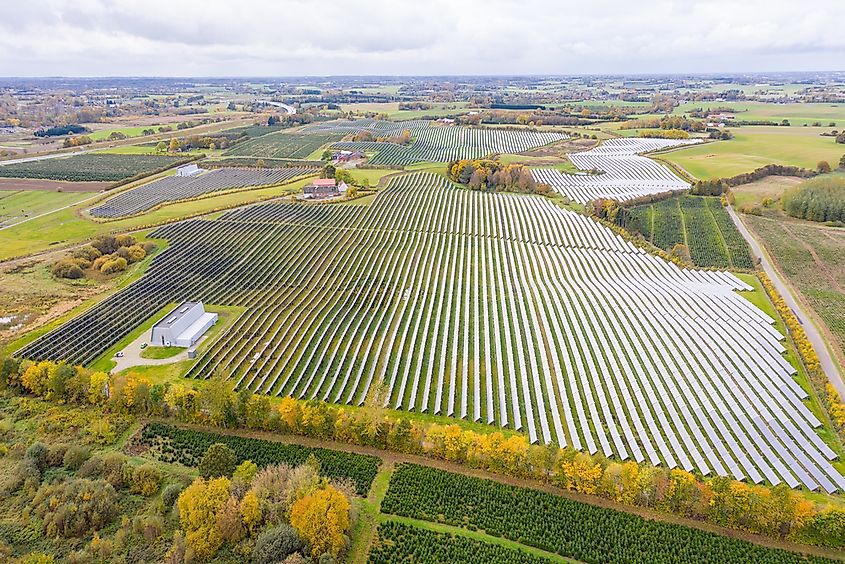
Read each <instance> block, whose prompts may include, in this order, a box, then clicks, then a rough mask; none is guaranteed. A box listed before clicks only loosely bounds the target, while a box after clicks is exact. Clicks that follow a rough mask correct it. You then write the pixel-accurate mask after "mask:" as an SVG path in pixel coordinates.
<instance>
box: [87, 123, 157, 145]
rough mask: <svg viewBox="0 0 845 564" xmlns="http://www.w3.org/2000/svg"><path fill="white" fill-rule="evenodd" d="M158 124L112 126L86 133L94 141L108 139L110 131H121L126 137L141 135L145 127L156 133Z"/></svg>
mask: <svg viewBox="0 0 845 564" xmlns="http://www.w3.org/2000/svg"><path fill="white" fill-rule="evenodd" d="M158 128H159V126H158V125H139V126H129V127H113V128H109V129H100V130H98V131H93V132H91V133H89V134H87V135H88V137H90V138H91V139H93V140H94V141H102V140H104V139H108V138H109V135H111V134H112V133H122V134H124V135H126V136H127V137H141V136H142V135H143V134H144V130H145V129H152V130H153V131H155V132H156V133H158Z"/></svg>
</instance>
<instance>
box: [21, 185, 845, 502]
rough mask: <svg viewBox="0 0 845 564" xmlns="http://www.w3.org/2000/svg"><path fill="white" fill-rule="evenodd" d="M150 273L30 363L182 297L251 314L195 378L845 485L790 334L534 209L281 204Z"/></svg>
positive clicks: (194, 239) (174, 240)
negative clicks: (377, 403)
mask: <svg viewBox="0 0 845 564" xmlns="http://www.w3.org/2000/svg"><path fill="white" fill-rule="evenodd" d="M151 236H153V237H156V238H164V239H168V240H169V245H168V248H167V249H166V250H165V251H163V252H162V253H160V254H158V255H156V257H155V258H154V260H153V262H152V264H151V265H150V267H149V269H148V270H147V272H146V274H145V275H144V277H142V278H141V279H140V280H138V281H136V282H134V283H133V284H131V285H129V286H127V287H126V288H124V289H123V290H121V291H120V292H118V293H116V294H114V295H113V296H111V297H109V298H108V299H106V300H105V301H103V302H101V303H100V304H99V305H97V306H96V307H94V308H92V309H90V310H88V311H87V312H85V313H84V314H82V315H81V316H79V317H77V318H75V319H73V320H71V321H70V322H68V323H66V324H65V325H63V326H61V327H59V328H57V329H56V330H54V331H52V332H50V333H47V334H46V335H44V336H42V337H41V338H39V339H37V340H35V341H33V342H32V343H30V344H29V345H27V346H26V347H25V348H24V349H22V350H21V351H19V354H20V355H21V356H23V357H27V358H32V359H44V358H49V359H64V360H67V361H68V362H73V363H91V362H93V361H94V360H95V359H96V358H97V357H98V356H100V355H101V354H103V352H104V351H106V350H107V349H108V348H109V347H110V346H112V345H113V344H114V343H115V342H117V341H118V340H120V339H121V338H123V337H124V336H125V335H126V334H128V333H129V332H131V331H132V330H133V329H134V328H135V327H137V326H138V325H140V324H142V323H144V322H145V321H147V320H148V319H150V318H151V316H153V315H154V314H155V313H156V312H157V311H159V310H160V309H161V308H162V307H164V306H165V305H166V304H168V303H172V302H180V301H183V300H189V299H193V300H202V301H203V302H205V303H208V304H218V305H233V306H241V307H244V308H245V310H244V313H243V314H242V315H241V316H240V318H239V319H237V320H236V321H235V322H234V323H233V324H232V326H231V327H230V328H229V329H228V330H227V331H226V332H225V333H223V334H222V335H221V337H220V338H219V339H218V340H217V341H216V342H215V343H214V344H213V345H212V346H210V347H208V348H207V349H206V350H205V352H204V353H203V354H202V356H201V357H200V358H199V359H198V360H197V361H196V363H195V364H194V365H193V366H192V368H191V369H190V371H189V374H188V375H189V376H190V377H194V378H207V377H209V376H210V375H212V374H213V373H214V372H215V371H216V370H217V369H218V368H220V369H223V370H225V371H226V372H227V373H228V376H229V377H230V378H231V379H232V381H233V382H234V383H235V384H236V386H237V387H238V388H240V387H244V386H246V387H248V388H249V389H250V390H253V391H254V392H257V393H266V394H274V395H285V394H287V395H293V396H296V397H300V398H317V399H323V400H327V401H332V402H338V403H347V404H354V405H361V404H363V403H364V402H365V401H366V400H367V398H368V396H370V395H372V394H379V397H381V390H384V392H385V394H384V396H385V400H384V401H385V405H387V406H389V407H393V408H397V409H405V410H414V411H420V412H429V413H434V414H442V415H447V416H452V417H460V418H463V419H470V420H474V421H480V422H485V423H489V424H494V425H499V426H502V427H509V428H514V429H517V430H522V431H524V432H525V433H527V435H528V437H529V438H530V440H531V441H532V442H543V443H556V444H559V445H561V446H563V445H568V446H571V447H573V448H575V449H578V450H586V451H589V452H590V453H595V452H599V451H601V452H602V453H603V454H604V455H606V456H613V457H616V458H618V459H621V460H627V459H633V460H636V461H638V462H642V461H646V460H648V461H649V462H650V463H652V464H663V465H666V466H668V467H670V468H674V467H682V468H684V469H686V470H690V471H692V470H697V471H699V472H701V473H702V474H704V475H709V474H718V475H726V476H733V477H735V478H737V479H746V478H747V479H749V480H750V481H753V482H755V483H759V482H764V481H766V482H768V483H772V484H778V483H781V482H785V483H786V484H788V485H789V486H791V487H798V486H800V485H802V484H803V485H805V486H807V487H808V488H810V489H823V490H825V491H835V490H839V489H843V488H845V479H844V478H843V477H842V476H841V475H840V474H839V473H838V472H837V471H836V470H835V469H834V468H833V466H832V465H831V463H830V461H831V460H834V459H835V458H836V455H835V453H834V452H833V451H832V450H831V449H830V448H829V447H828V446H827V445H826V444H824V442H822V440H821V439H820V438H819V436H818V435H817V434H816V432H815V431H814V430H813V429H814V428H816V427H819V426H820V425H821V423H820V422H819V421H818V420H817V419H816V417H815V416H814V415H813V414H812V413H811V412H810V410H809V409H808V408H807V407H806V406H805V404H804V403H803V402H802V399H804V398H806V397H807V394H806V393H805V392H804V391H803V390H802V389H801V387H800V386H799V385H798V384H797V383H796V382H795V380H794V379H793V377H792V375H793V374H794V372H795V370H794V368H793V367H792V366H791V365H790V364H789V363H788V362H787V361H786V360H785V359H784V357H783V356H782V353H783V352H784V351H785V348H784V346H783V345H782V344H781V343H780V342H779V341H780V340H781V339H782V338H783V337H782V335H781V334H780V333H778V332H777V331H776V330H775V329H774V328H773V327H772V323H773V320H772V319H771V318H769V317H768V316H766V315H765V314H764V313H763V312H762V311H760V310H758V309H756V308H755V307H754V306H753V305H752V304H751V303H750V302H748V301H747V300H745V299H744V298H742V297H741V296H739V295H737V294H736V293H735V292H734V290H742V289H748V288H749V287H748V286H747V285H746V284H745V283H743V282H741V281H740V280H739V279H737V278H736V277H734V276H732V275H731V274H728V273H724V272H716V271H712V272H703V271H691V270H684V269H680V268H678V267H676V266H675V265H673V264H670V263H666V262H664V261H662V260H661V259H659V258H657V257H654V256H651V255H648V254H647V253H645V252H643V251H642V250H641V249H638V248H637V247H635V246H634V245H632V244H630V243H628V242H626V241H625V240H624V239H622V238H621V237H619V236H617V235H616V234H614V233H613V232H612V231H611V230H609V229H607V228H605V227H603V226H601V225H600V224H598V223H596V222H593V221H591V220H590V219H588V218H586V217H585V216H583V215H580V214H577V213H575V212H570V211H567V210H563V209H561V208H559V207H557V206H555V205H554V204H552V203H550V202H549V201H548V200H547V199H544V198H541V197H533V196H518V195H509V194H491V193H480V192H470V191H466V190H462V189H458V188H455V187H454V186H452V185H450V184H449V183H448V182H447V181H445V180H444V179H443V178H442V177H440V176H437V175H434V174H429V173H412V174H406V175H403V176H400V177H396V178H393V179H392V180H391V182H390V183H389V185H388V186H387V188H385V189H384V190H382V191H381V192H380V193H379V195H378V196H377V197H376V198H375V200H374V201H373V203H372V204H370V205H369V206H348V205H309V204H305V203H268V204H262V205H256V206H252V207H249V208H244V209H240V210H236V211H232V212H229V213H226V214H224V215H223V216H222V217H220V218H218V219H215V220H199V219H198V220H191V221H186V222H182V223H178V224H173V225H170V226H166V227H163V228H160V229H157V230H156V231H155V232H154V233H153V234H152V235H151Z"/></svg>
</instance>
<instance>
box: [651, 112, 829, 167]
mask: <svg viewBox="0 0 845 564" xmlns="http://www.w3.org/2000/svg"><path fill="white" fill-rule="evenodd" d="M843 125H845V123H843ZM731 131H732V132H733V134H734V138H733V139H731V140H729V141H717V142H715V143H707V144H704V145H699V146H697V147H689V148H684V149H679V150H677V151H672V152H670V153H666V154H665V155H663V158H665V159H666V160H667V161H670V162H673V163H675V164H677V165H679V166H680V167H682V168H683V169H684V170H685V171H687V172H688V173H689V174H691V175H693V176H695V177H696V178H701V179H708V178H724V177H728V176H735V175H737V174H742V173H744V172H751V171H752V170H754V169H755V168H759V167H761V166H764V165H767V164H773V163H774V164H782V165H794V166H801V167H804V168H816V165H817V164H818V162H819V161H822V160H826V161H828V162H829V163H830V165H831V166H833V167H834V168H835V167H836V164H837V163H838V162H839V159H840V158H841V157H842V155H843V154H845V145H840V144H837V143H836V142H834V139H833V137H821V136H820V135H819V133H821V132H822V131H826V132H829V131H830V129H829V128H819V127H760V126H756V127H740V128H734V129H732V130H731Z"/></svg>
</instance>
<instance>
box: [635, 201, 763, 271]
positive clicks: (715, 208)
mask: <svg viewBox="0 0 845 564" xmlns="http://www.w3.org/2000/svg"><path fill="white" fill-rule="evenodd" d="M631 211H632V220H631V222H629V224H628V225H627V226H626V227H627V228H628V229H630V230H633V231H637V232H639V233H641V234H642V235H643V237H645V238H646V240H648V241H649V242H651V243H653V244H654V245H655V246H657V247H660V248H661V249H663V250H665V251H669V250H671V249H672V247H674V246H675V245H676V244H678V243H680V244H683V245H686V246H687V248H688V249H689V252H690V256H691V258H692V261H693V263H695V265H696V266H700V267H705V268H708V267H712V268H722V269H724V268H728V269H730V268H740V269H749V268H753V267H754V262H753V261H752V260H751V255H750V253H749V250H748V243H746V242H745V239H743V238H742V235H741V234H740V232H739V231H738V230H737V228H736V226H735V225H734V223H733V221H731V218H730V216H729V215H728V212H727V211H726V210H725V208H724V207H722V204H721V202H720V201H719V198H714V197H709V198H708V197H705V196H681V197H678V198H669V199H667V200H662V201H660V202H656V203H652V204H646V205H642V206H637V207H635V208H633V209H632V210H631Z"/></svg>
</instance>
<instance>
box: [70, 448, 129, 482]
mask: <svg viewBox="0 0 845 564" xmlns="http://www.w3.org/2000/svg"><path fill="white" fill-rule="evenodd" d="M79 475H80V476H82V477H84V478H91V477H99V478H102V479H103V480H105V481H106V482H108V483H109V484H111V486H112V487H114V488H115V489H120V488H123V487H126V485H127V483H128V482H130V481H131V478H132V467H131V466H130V465H129V462H128V461H127V460H126V457H125V456H123V455H122V454H120V453H118V452H110V453H109V454H106V455H105V456H95V457H93V458H90V459H88V460H87V461H86V462H85V463H84V464H83V465H82V466H81V467H80V468H79Z"/></svg>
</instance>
